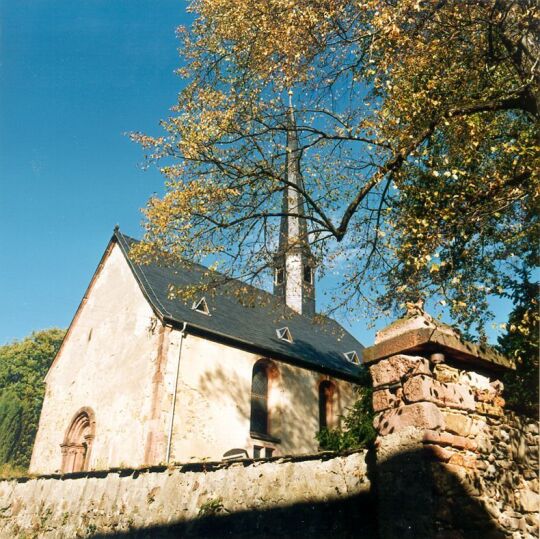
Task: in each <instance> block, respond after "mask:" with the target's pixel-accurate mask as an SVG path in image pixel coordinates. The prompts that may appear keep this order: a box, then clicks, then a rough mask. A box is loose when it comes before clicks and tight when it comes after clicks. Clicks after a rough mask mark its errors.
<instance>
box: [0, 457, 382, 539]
mask: <svg viewBox="0 0 540 539" xmlns="http://www.w3.org/2000/svg"><path fill="white" fill-rule="evenodd" d="M366 474H367V465H366V452H357V453H352V454H349V455H344V456H339V457H336V456H335V455H330V454H319V455H312V456H304V457H290V458H281V459H273V460H268V461H262V460H261V461H252V460H246V461H237V462H228V463H199V464H189V465H184V466H182V465H177V466H173V467H170V468H165V467H153V468H147V469H143V470H133V469H131V470H109V471H104V472H87V473H84V472H81V473H78V474H69V475H64V476H58V475H55V476H43V477H37V478H33V479H28V480H22V479H20V480H12V481H1V482H0V537H25V538H30V537H90V536H99V535H101V534H112V535H116V536H122V535H123V536H137V537H139V536H140V537H177V536H181V537H254V536H256V537H276V536H279V537H304V536H305V537H307V536H310V537H323V536H325V537H326V536H327V534H334V536H337V537H354V536H355V534H356V533H358V532H359V531H360V532H362V533H363V535H362V536H363V537H373V533H374V532H373V529H374V521H373V514H374V511H373V510H372V509H371V508H370V507H369V503H370V501H369V494H368V493H369V488H370V483H369V480H368V478H367V475H366ZM194 519H196V520H194Z"/></svg>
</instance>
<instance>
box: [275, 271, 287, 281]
mask: <svg viewBox="0 0 540 539" xmlns="http://www.w3.org/2000/svg"><path fill="white" fill-rule="evenodd" d="M284 281H285V270H284V269H283V268H276V271H275V272H274V283H275V284H283V282H284Z"/></svg>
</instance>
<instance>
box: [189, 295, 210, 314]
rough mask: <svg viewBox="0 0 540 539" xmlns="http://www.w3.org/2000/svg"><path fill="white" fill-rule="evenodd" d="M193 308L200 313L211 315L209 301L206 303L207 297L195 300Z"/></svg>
mask: <svg viewBox="0 0 540 539" xmlns="http://www.w3.org/2000/svg"><path fill="white" fill-rule="evenodd" d="M191 308H192V309H193V310H194V311H197V312H198V313H201V314H205V315H206V316H210V309H209V308H208V303H206V299H204V298H201V299H200V300H199V301H194V302H193V305H192V306H191Z"/></svg>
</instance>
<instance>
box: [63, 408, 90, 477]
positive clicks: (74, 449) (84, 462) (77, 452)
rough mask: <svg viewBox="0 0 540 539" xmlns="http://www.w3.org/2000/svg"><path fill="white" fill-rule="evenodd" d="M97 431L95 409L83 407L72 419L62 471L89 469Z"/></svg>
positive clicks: (64, 448) (65, 440) (65, 442)
mask: <svg viewBox="0 0 540 539" xmlns="http://www.w3.org/2000/svg"><path fill="white" fill-rule="evenodd" d="M95 431H96V421H95V416H94V411H93V410H92V409H91V408H86V407H85V408H81V409H80V410H79V411H78V412H77V413H76V414H75V416H74V417H73V419H72V420H71V423H70V425H69V428H68V430H67V431H66V435H65V436H64V442H63V443H62V444H60V448H61V449H62V473H70V472H82V471H85V470H88V464H89V462H90V452H91V449H92V443H93V441H94V436H95Z"/></svg>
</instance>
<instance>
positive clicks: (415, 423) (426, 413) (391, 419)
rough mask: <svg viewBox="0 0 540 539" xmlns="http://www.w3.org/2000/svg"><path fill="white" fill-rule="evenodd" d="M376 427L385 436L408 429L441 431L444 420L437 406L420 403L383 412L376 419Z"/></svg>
mask: <svg viewBox="0 0 540 539" xmlns="http://www.w3.org/2000/svg"><path fill="white" fill-rule="evenodd" d="M374 425H375V428H376V429H377V431H378V432H379V434H380V435H382V436H385V435H387V434H392V433H394V432H399V431H401V430H403V429H405V428H407V427H416V428H419V429H441V428H443V427H444V419H443V416H442V414H441V411H440V410H439V409H438V408H437V406H436V405H435V404H433V403H431V402H419V403H415V404H408V405H405V406H402V407H401V408H397V409H393V410H387V411H386V412H382V413H381V414H380V415H378V416H377V417H376V419H375V422H374Z"/></svg>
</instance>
